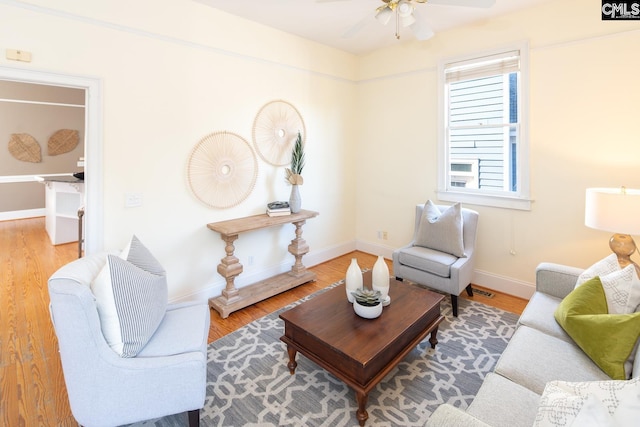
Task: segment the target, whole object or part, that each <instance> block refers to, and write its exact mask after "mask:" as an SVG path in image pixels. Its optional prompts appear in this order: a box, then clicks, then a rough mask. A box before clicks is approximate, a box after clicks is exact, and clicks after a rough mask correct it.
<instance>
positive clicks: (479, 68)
mask: <svg viewBox="0 0 640 427" xmlns="http://www.w3.org/2000/svg"><path fill="white" fill-rule="evenodd" d="M527 59H528V51H527V48H526V46H518V47H514V48H511V49H508V50H504V51H499V52H491V53H488V54H485V55H482V56H478V57H474V58H461V59H456V60H450V61H446V62H443V63H441V64H440V67H439V74H440V111H441V114H442V117H441V120H440V126H441V129H440V132H439V144H440V150H439V175H438V197H439V198H440V199H441V200H446V201H454V202H455V201H460V202H467V203H473V204H480V205H488V206H499V207H508V208H514V209H530V203H531V201H530V199H529V167H528V154H529V153H528V144H527V133H526V129H527V126H526V124H527V111H526V107H527V104H528V102H527V101H526V98H527V87H528V84H527V83H528V82H527V80H528V78H527V76H528V73H527V71H528V70H527V68H528V66H527V63H528V61H527Z"/></svg>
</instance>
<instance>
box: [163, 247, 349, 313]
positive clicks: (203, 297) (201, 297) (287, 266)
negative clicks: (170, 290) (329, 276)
mask: <svg viewBox="0 0 640 427" xmlns="http://www.w3.org/2000/svg"><path fill="white" fill-rule="evenodd" d="M355 250H356V243H355V241H351V242H345V243H341V244H338V245H334V246H330V247H328V248H325V249H323V250H320V251H313V250H312V251H311V252H309V253H308V254H307V255H305V256H304V257H303V258H302V263H303V264H304V265H305V266H307V267H313V266H315V265H318V264H322V263H323V262H327V261H330V260H332V259H334V258H337V257H339V256H342V255H344V254H348V253H349V252H353V251H355ZM289 270H291V261H290V260H289V259H287V260H286V261H283V262H282V263H280V264H278V265H274V266H271V267H267V268H265V269H263V270H260V271H258V272H254V273H242V274H240V275H239V276H238V277H237V278H236V280H235V281H234V284H235V285H236V287H237V288H238V289H239V288H242V287H244V286H247V285H250V284H252V283H256V282H259V281H261V280H265V279H268V278H270V277H273V276H275V275H277V274H281V273H284V272H287V271H289ZM216 276H218V277H217V278H216V280H215V281H213V282H210V283H209V284H207V285H206V286H204V287H203V288H202V289H200V290H198V291H196V292H193V293H190V294H187V295H182V296H179V297H176V298H172V299H171V303H179V302H186V301H207V300H208V299H209V298H213V297H217V296H220V294H221V293H222V290H223V289H224V288H225V287H226V285H227V282H226V280H225V279H224V278H223V277H222V276H219V275H216Z"/></svg>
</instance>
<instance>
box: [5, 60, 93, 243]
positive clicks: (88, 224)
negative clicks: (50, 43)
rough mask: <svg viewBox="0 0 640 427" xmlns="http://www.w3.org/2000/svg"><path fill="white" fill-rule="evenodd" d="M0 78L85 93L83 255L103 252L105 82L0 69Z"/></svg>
mask: <svg viewBox="0 0 640 427" xmlns="http://www.w3.org/2000/svg"><path fill="white" fill-rule="evenodd" d="M0 79H1V80H12V81H16V82H21V83H35V84H45V85H52V86H63V87H70V88H74V89H84V90H85V113H84V114H85V139H84V161H85V169H87V170H88V173H87V174H86V176H85V193H84V197H85V200H84V205H85V216H84V227H85V233H84V234H85V235H84V253H85V254H87V255H88V254H92V253H96V252H100V251H102V250H103V247H104V211H103V207H102V198H103V195H102V176H103V171H102V81H101V79H99V78H96V77H87V76H76V75H69V74H59V73H53V72H48V71H38V70H31V69H29V70H27V69H22V68H13V67H6V66H0Z"/></svg>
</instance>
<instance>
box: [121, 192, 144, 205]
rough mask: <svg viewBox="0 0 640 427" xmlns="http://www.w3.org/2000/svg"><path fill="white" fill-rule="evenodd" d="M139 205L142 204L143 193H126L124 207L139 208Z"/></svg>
mask: <svg viewBox="0 0 640 427" xmlns="http://www.w3.org/2000/svg"><path fill="white" fill-rule="evenodd" d="M138 206H142V193H125V195H124V207H125V208H137V207H138Z"/></svg>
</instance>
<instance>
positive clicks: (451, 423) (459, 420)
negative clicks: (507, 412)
mask: <svg viewBox="0 0 640 427" xmlns="http://www.w3.org/2000/svg"><path fill="white" fill-rule="evenodd" d="M426 425H427V427H489V424H485V423H484V422H482V421H480V420H479V419H477V418H476V417H474V416H473V415H469V414H468V413H466V412H464V411H463V410H461V409H458V408H456V407H455V406H452V405H449V404H447V403H445V404H444V405H440V406H438V409H436V410H435V411H433V413H432V414H431V416H430V417H429V419H428V420H427V424H426Z"/></svg>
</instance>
